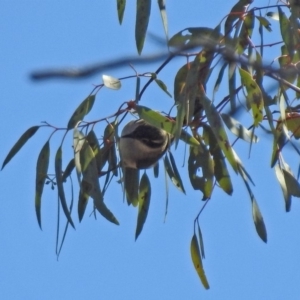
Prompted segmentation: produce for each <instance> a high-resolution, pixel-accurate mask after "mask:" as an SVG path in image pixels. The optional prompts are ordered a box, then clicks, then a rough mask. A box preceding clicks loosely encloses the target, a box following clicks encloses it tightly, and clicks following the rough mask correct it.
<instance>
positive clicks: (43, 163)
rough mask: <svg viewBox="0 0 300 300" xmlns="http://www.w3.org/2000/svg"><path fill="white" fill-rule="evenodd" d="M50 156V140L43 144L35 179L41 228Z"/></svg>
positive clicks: (36, 200) (36, 209) (36, 202)
mask: <svg viewBox="0 0 300 300" xmlns="http://www.w3.org/2000/svg"><path fill="white" fill-rule="evenodd" d="M49 156H50V144H49V141H47V142H46V144H45V145H44V146H43V148H42V150H41V152H40V154H39V156H38V160H37V164H36V180H35V211H36V216H37V220H38V223H39V226H40V228H41V229H42V221H41V202H42V194H43V189H44V185H45V181H46V178H47V173H48V166H49Z"/></svg>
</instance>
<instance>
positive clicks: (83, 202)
mask: <svg viewBox="0 0 300 300" xmlns="http://www.w3.org/2000/svg"><path fill="white" fill-rule="evenodd" d="M89 189H90V184H89V183H88V182H87V181H85V180H84V179H83V180H82V181H81V184H80V191H79V197H78V207H77V210H78V219H79V222H81V221H82V219H83V216H84V213H85V209H86V206H87V204H88V200H89V194H88V193H87V191H89Z"/></svg>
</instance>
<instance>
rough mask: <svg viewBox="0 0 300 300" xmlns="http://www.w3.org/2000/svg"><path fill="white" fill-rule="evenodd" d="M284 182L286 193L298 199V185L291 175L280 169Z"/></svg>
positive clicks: (299, 191) (299, 188)
mask: <svg viewBox="0 0 300 300" xmlns="http://www.w3.org/2000/svg"><path fill="white" fill-rule="evenodd" d="M282 172H283V176H284V180H285V183H286V187H287V190H288V193H289V194H291V195H292V196H295V197H300V184H299V182H298V181H297V179H296V178H295V177H294V176H293V174H292V173H291V172H289V171H287V170H285V169H282Z"/></svg>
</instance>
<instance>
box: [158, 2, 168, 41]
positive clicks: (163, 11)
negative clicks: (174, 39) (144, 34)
mask: <svg viewBox="0 0 300 300" xmlns="http://www.w3.org/2000/svg"><path fill="white" fill-rule="evenodd" d="M158 7H159V11H160V15H161V19H162V23H163V26H164V31H165V35H166V38H167V40H168V19H167V13H166V1H165V0H158Z"/></svg>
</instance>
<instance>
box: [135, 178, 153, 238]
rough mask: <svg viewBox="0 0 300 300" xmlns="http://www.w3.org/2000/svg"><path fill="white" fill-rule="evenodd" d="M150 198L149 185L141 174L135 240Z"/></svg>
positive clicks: (143, 221) (140, 229)
mask: <svg viewBox="0 0 300 300" xmlns="http://www.w3.org/2000/svg"><path fill="white" fill-rule="evenodd" d="M150 198H151V184H150V181H149V178H148V176H147V174H146V173H144V174H143V176H142V178H141V182H140V186H139V197H138V203H139V212H138V219H137V224H136V231H135V239H137V238H138V236H139V235H140V233H141V232H142V229H143V227H144V224H145V221H146V219H147V215H148V210H149V205H150Z"/></svg>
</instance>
